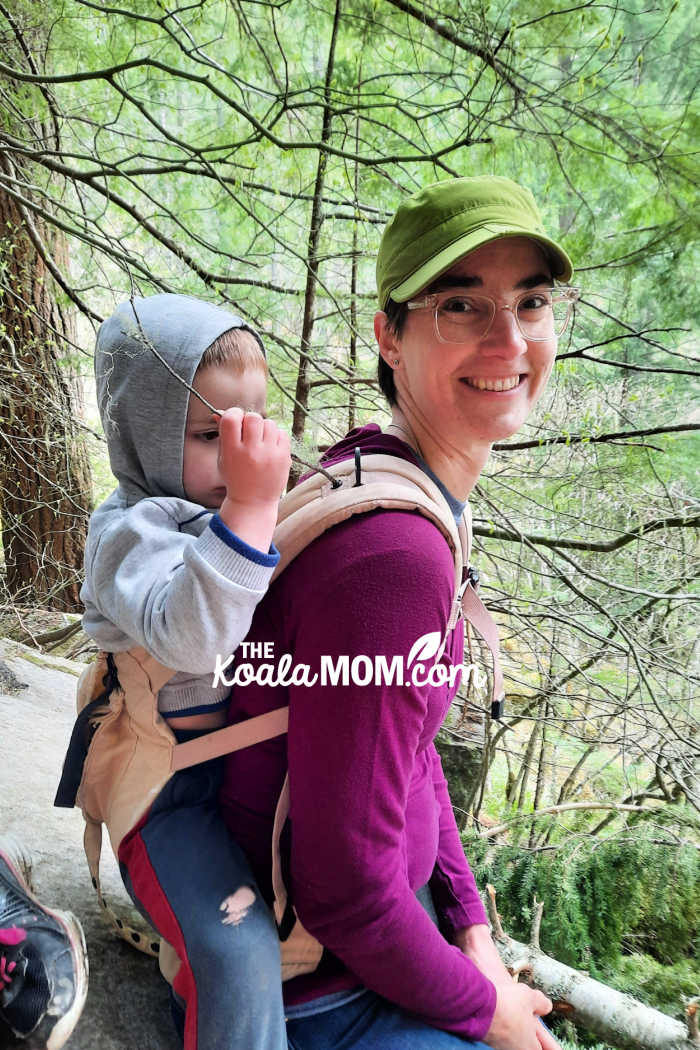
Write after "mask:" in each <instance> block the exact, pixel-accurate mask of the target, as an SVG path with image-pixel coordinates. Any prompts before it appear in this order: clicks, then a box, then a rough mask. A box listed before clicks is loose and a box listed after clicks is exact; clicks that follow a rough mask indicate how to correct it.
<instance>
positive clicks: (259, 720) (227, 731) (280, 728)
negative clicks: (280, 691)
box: [170, 707, 289, 773]
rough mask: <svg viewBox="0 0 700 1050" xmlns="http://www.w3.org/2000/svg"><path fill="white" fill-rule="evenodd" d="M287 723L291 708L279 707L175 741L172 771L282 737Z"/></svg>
mask: <svg viewBox="0 0 700 1050" xmlns="http://www.w3.org/2000/svg"><path fill="white" fill-rule="evenodd" d="M288 723H289V708H288V707H277V708H275V710H274V711H268V712H266V714H264V715H256V717H255V718H249V719H247V720H246V721H245V722H238V723H236V725H231V726H225V727H224V729H216V730H214V731H213V732H211V733H206V734H205V735H204V736H200V737H196V738H195V739H194V740H188V741H187V742H186V743H184V744H176V745H175V747H174V748H173V754H172V760H171V762H170V769H171V772H173V773H175V772H177V770H179V769H186V768H187V767H188V766H195V765H197V764H198V763H200V762H207V761H208V760H209V759H210V758H220V757H221V755H228V754H231V753H232V752H233V751H241V750H242V749H243V748H244V747H251V746H252V745H253V744H259V743H261V742H262V741H263V740H271V739H272V738H273V737H275V736H281V735H282V733H286V732H287V726H288Z"/></svg>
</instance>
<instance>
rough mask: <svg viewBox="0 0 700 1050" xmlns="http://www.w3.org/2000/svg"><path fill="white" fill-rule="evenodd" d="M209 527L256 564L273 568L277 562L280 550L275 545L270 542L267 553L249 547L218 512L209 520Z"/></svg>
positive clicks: (227, 543) (229, 545)
mask: <svg viewBox="0 0 700 1050" xmlns="http://www.w3.org/2000/svg"><path fill="white" fill-rule="evenodd" d="M209 528H210V529H211V530H212V532H214V533H216V535H217V536H218V537H219V539H220V540H223V541H224V543H225V544H226V545H227V546H228V547H231V548H233V550H235V551H238V553H239V554H242V555H243V557H244V558H247V559H248V561H254V562H255V564H256V565H264V566H265V568H268V569H274V567H275V565H276V564H277V562H278V561H279V560H280V552H279V551H278V550H277V548H276V547H275V545H274V543H271V544H270V550H269V551H268V553H267V554H263V552H262V551H259V550H258V549H257V547H251V546H250V544H249V543H246V542H245V540H242V539H241V538H240V536H237V535H236V533H235V532H232V531H231V529H230V528H229V527H228V525H226V524H225V523H224V522H223V521H222V519H221V518H220V517H219V515H218V514H215V515H214V517H213V518H212V519H211V521H210V522H209Z"/></svg>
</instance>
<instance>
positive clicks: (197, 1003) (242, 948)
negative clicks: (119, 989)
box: [119, 760, 287, 1050]
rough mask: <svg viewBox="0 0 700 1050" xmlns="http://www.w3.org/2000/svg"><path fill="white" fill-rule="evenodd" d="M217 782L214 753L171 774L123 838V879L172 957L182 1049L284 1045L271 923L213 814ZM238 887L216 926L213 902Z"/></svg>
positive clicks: (271, 1049)
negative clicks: (229, 919) (234, 905)
mask: <svg viewBox="0 0 700 1050" xmlns="http://www.w3.org/2000/svg"><path fill="white" fill-rule="evenodd" d="M220 780H221V760H218V761H212V762H206V763H203V764H202V765H199V766H194V767H192V768H191V769H185V770H182V771H180V772H179V773H176V774H175V775H174V776H173V777H172V778H171V780H169V781H168V783H167V784H166V785H165V787H164V788H163V790H162V791H161V793H160V794H159V796H158V798H157V799H156V800H155V802H154V803H153V805H152V807H151V809H150V811H149V813H148V816H147V818H146V819H145V821H144V822H143V823H142V824H141V825H139V826H138V827H137V828H135V829H133V830H132V831H131V832H129V834H128V835H126V836H125V838H124V841H123V842H122V844H121V846H120V848H119V861H120V866H121V871H122V878H123V879H124V884H125V886H126V888H127V890H128V891H129V893H130V895H131V897H132V899H133V900H134V903H135V904H136V905H137V907H138V908H139V909H140V910H141V911H142V912H143V913H144V914H145V915H146V916H147V917H148V919H149V920H150V922H151V923H152V925H153V926H154V927H155V928H156V929H157V930H158V932H159V933H160V934H161V936H163V937H164V938H165V939H166V940H167V941H168V942H169V943H170V944H171V945H172V946H173V947H174V948H175V950H176V952H177V954H178V956H179V958H180V970H179V972H178V974H177V976H176V978H175V980H174V984H173V988H174V993H175V994H174V996H173V1000H174V1002H173V1005H174V1007H175V1009H174V1010H173V1016H174V1020H175V1022H176V1025H177V1027H178V1028H179V1029H180V1032H181V1035H182V1036H183V1037H184V1045H185V1050H242V1048H245V1050H287V1038H286V1034H285V1024H284V1009H283V1005H282V985H281V971H280V951H279V939H278V937H277V930H276V928H275V924H274V921H273V919H272V915H271V913H270V910H269V908H268V907H267V905H266V904H265V902H264V901H263V900H262V898H261V896H260V894H259V893H258V891H257V887H256V886H255V882H254V881H253V876H252V874H251V871H250V868H249V866H248V862H247V860H246V858H245V856H244V855H243V853H242V851H241V850H240V849H239V848H238V846H237V845H236V843H235V842H234V841H233V839H232V838H231V836H230V834H229V832H228V830H227V828H226V826H225V824H224V822H223V819H222V817H221V814H220V813H219V809H218V792H219V785H220ZM248 888H249V889H248ZM241 889H242V890H243V894H244V897H243V901H244V906H243V907H242V908H241V909H240V914H238V913H237V914H236V916H235V917H236V918H239V920H240V921H239V922H238V923H237V924H235V923H231V924H227V925H224V923H223V922H222V919H224V918H225V917H226V913H225V912H222V911H221V904H222V902H223V901H225V900H230V899H231V898H232V896H233V895H235V894H236V891H238V890H241ZM250 890H252V891H253V892H252V893H251V892H250ZM234 910H235V909H234ZM183 1028H184V1031H183Z"/></svg>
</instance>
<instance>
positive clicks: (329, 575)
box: [282, 509, 454, 590]
mask: <svg viewBox="0 0 700 1050" xmlns="http://www.w3.org/2000/svg"><path fill="white" fill-rule="evenodd" d="M292 569H296V572H295V573H293V575H294V576H295V577H296V575H297V573H299V574H300V575H302V576H303V577H304V578H305V579H306V580H307V581H311V580H313V581H314V582H315V584H317V585H318V586H324V585H325V586H331V585H332V583H333V582H335V583H337V584H339V585H342V586H343V587H344V588H346V587H348V586H351V585H352V583H353V580H354V581H356V582H357V583H359V584H360V585H361V586H364V585H365V584H366V585H367V586H370V587H371V586H372V584H375V585H376V584H378V583H379V581H386V580H387V578H388V579H389V580H391V581H393V584H394V585H395V586H396V587H400V588H401V589H411V585H414V586H417V587H421V588H422V587H424V586H426V585H428V584H430V585H432V586H433V587H435V588H438V589H442V587H445V588H447V589H448V590H451V589H452V587H453V585H454V560H453V556H452V553H451V551H450V548H449V545H448V543H447V540H446V539H445V537H444V536H443V535H442V533H441V532H440V530H439V529H438V527H437V525H435V523H434V522H433V521H431V520H430V519H429V518H427V517H425V516H424V515H422V514H420V513H418V512H417V511H407V510H385V509H381V510H373V511H368V512H366V513H364V514H356V515H353V517H351V518H349V519H348V520H347V521H344V522H342V523H340V524H339V525H334V526H333V527H332V528H331V529H328V531H327V532H325V533H323V534H322V535H321V536H319V537H318V538H317V539H316V540H314V541H313V543H311V544H309V546H308V547H306V548H305V550H303V551H302V552H301V553H300V554H299V555H298V556H297V558H296V559H295V561H294V562H292V564H291V566H290V567H289V568H288V569H287V570H286V572H285V573H283V574H282V575H283V577H284V576H287V575H288V574H289V573H290V570H292ZM290 582H292V581H291V579H290Z"/></svg>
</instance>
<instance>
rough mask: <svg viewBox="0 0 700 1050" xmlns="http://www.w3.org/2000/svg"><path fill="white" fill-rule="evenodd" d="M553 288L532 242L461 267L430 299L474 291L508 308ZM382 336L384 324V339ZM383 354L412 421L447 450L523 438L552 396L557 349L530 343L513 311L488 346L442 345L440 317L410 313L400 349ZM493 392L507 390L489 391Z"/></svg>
mask: <svg viewBox="0 0 700 1050" xmlns="http://www.w3.org/2000/svg"><path fill="white" fill-rule="evenodd" d="M462 279H463V281H464V284H463V285H462V284H461V281H462ZM551 284H552V279H551V273H550V268H549V265H548V263H547V262H546V260H545V257H544V254H543V253H542V251H541V250H540V248H539V247H538V246H537V244H536V243H535V242H534V241H531V240H528V239H527V238H526V237H509V238H506V239H504V240H500V241H492V242H490V243H489V244H485V245H482V247H480V248H477V250H476V251H474V252H472V253H471V254H469V255H466V256H465V257H464V258H463V259H460V260H459V262H457V263H455V265H454V266H453V267H451V269H450V270H448V271H447V273H446V274H443V275H442V277H440V278H439V279H438V280H437V281H436V282H435V284H434V285H432V286H431V291H440V290H441V289H442V288H445V287H449V288H450V289H451V290H454V291H455V292H459V291H460V290H463V291H464V292H465V293H468V292H469V291H472V292H474V293H479V294H482V295H489V296H491V297H492V298H493V299H495V300H496V302H497V303H498V305H499V306H502V305H504V304H511V303H512V302H513V300H514V299H515V298H516V296H518V295H520V294H522V292H523V291H524V290H527V289H529V288H533V287H537V286H540V287H541V286H545V287H547V286H550V285H551ZM417 298H420V295H419V296H417ZM382 317H383V318H384V319H385V315H383V314H380V315H378V318H382ZM383 329H385V326H384V325H383V322H382V321H379V326H378V334H379V332H380V331H382V330H383ZM384 336H385V337H386V331H385V330H384ZM389 338H390V337H389ZM380 350H381V353H382V356H383V357H384V358H385V360H386V361H387V362H388V363H389V365H390V366H391V367H392V368H393V369H394V380H395V383H396V390H397V394H398V402H399V407H400V408H401V409H402V410H403V412H404V414H405V415H406V416H407V418H408V419H409V420H410V421H411V422H412V423H414V425H417V426H418V427H419V429H422V430H428V431H429V432H430V433H431V434H432V435H433V436H434V438H435V439H436V440H438V441H440V442H441V443H444V444H445V445H446V446H447V447H457V448H460V447H462V448H463V447H465V444H467V443H469V442H476V443H480V444H491V443H492V442H494V441H499V440H502V439H503V438H507V437H510V435H511V434H513V433H515V431H516V430H518V428H519V427H520V426H521V425H522V424H523V422H524V421H525V420H526V419H527V417H528V415H529V413H530V412H531V410H532V408H533V406H534V405H535V403H536V402H537V400H538V398H539V397H540V395H541V394H542V391H543V390H544V388H545V385H546V383H547V379H548V378H549V373H550V372H551V370H552V365H553V363H554V357H555V354H556V350H557V341H556V338H554V337H553V338H551V339H548V340H544V341H536V342H535V341H529V340H528V339H526V338H525V336H523V334H522V333H521V332H520V330H519V329H518V327H517V324H516V322H515V317H514V314H513V313H512V311H510V310H503V309H498V310H497V311H496V315H495V317H494V319H493V322H492V324H491V327H490V329H489V330H488V332H487V334H486V335H485V336H483V337H482V338H480V339H472V340H471V341H469V342H464V343H442V342H440V341H439V340H438V338H437V335H436V332H435V320H434V312H433V310H432V309H429V308H426V309H420V310H411V311H409V314H408V317H407V319H406V323H405V325H404V328H403V331H402V333H401V335H400V336H398V337H397V336H395V337H394V341H393V346H389V345H388V343H387V340H386V338H384V339H381V338H380ZM396 359H398V361H399V364H398V365H396V364H394V362H395V361H396ZM496 380H501V381H505V382H503V383H502V384H501V383H496V382H495V381H496ZM494 385H499V386H500V385H503V386H504V387H506V389H499V390H495V389H485V387H491V386H494Z"/></svg>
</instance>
